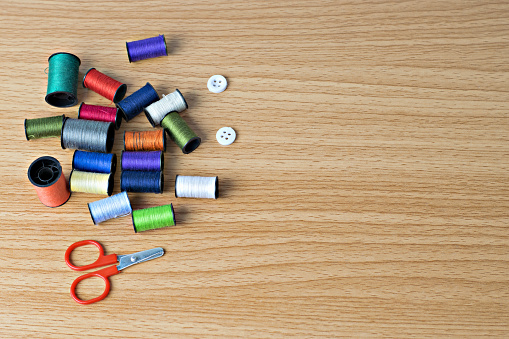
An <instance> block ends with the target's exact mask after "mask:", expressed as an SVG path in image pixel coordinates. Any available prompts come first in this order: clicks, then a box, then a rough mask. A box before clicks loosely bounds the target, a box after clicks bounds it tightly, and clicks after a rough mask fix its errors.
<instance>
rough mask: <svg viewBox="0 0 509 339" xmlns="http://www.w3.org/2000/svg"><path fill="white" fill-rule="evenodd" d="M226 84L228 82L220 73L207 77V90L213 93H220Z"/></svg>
mask: <svg viewBox="0 0 509 339" xmlns="http://www.w3.org/2000/svg"><path fill="white" fill-rule="evenodd" d="M226 86H228V82H227V81H226V79H225V77H224V76H222V75H213V76H211V77H210V78H209V81H208V82H207V87H208V89H209V91H211V92H213V93H221V92H222V91H224V90H225V89H226Z"/></svg>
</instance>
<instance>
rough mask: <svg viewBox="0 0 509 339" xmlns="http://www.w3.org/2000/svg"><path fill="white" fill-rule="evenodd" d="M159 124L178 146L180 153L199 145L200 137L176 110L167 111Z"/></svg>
mask: <svg viewBox="0 0 509 339" xmlns="http://www.w3.org/2000/svg"><path fill="white" fill-rule="evenodd" d="M161 126H162V127H163V128H164V130H165V131H166V133H168V135H169V136H170V138H171V139H172V140H173V141H174V142H175V143H176V144H177V145H178V146H179V147H180V149H181V150H182V153H184V154H188V153H191V152H192V151H194V150H195V149H197V148H198V146H200V143H201V138H200V137H199V136H197V135H196V133H194V132H193V130H192V129H191V128H190V127H189V126H188V125H187V123H186V122H185V121H184V119H182V117H181V116H180V115H179V114H178V113H177V112H171V113H168V114H167V115H166V116H165V117H164V119H163V120H162V121H161Z"/></svg>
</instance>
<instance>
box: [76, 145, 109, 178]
mask: <svg viewBox="0 0 509 339" xmlns="http://www.w3.org/2000/svg"><path fill="white" fill-rule="evenodd" d="M72 168H73V169H75V170H78V171H83V172H95V173H115V170H116V169H117V155H116V154H114V153H99V152H85V151H78V150H77V151H74V154H73V156H72Z"/></svg>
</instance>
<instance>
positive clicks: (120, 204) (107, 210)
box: [88, 192, 133, 225]
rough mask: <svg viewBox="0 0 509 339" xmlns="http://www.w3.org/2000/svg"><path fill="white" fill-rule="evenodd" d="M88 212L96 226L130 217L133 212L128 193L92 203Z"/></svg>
mask: <svg viewBox="0 0 509 339" xmlns="http://www.w3.org/2000/svg"><path fill="white" fill-rule="evenodd" d="M88 210H89V212H90V217H91V218H92V221H93V222H94V224H96V225H97V224H100V223H101V222H103V221H106V220H109V219H113V218H119V217H123V216H126V215H129V214H131V213H132V211H133V209H132V207H131V202H130V201H129V197H128V196H127V193H126V192H121V193H118V194H115V195H112V196H111V197H108V198H105V199H101V200H98V201H94V202H91V203H89V204H88Z"/></svg>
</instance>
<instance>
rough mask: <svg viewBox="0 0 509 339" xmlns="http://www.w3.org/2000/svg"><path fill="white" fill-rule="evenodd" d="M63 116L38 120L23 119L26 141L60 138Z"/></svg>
mask: <svg viewBox="0 0 509 339" xmlns="http://www.w3.org/2000/svg"><path fill="white" fill-rule="evenodd" d="M64 120H65V115H64V114H62V115H59V116H56V117H47V118H39V119H25V137H26V138H27V140H32V139H42V138H51V137H60V136H61V135H62V126H63V125H64Z"/></svg>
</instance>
